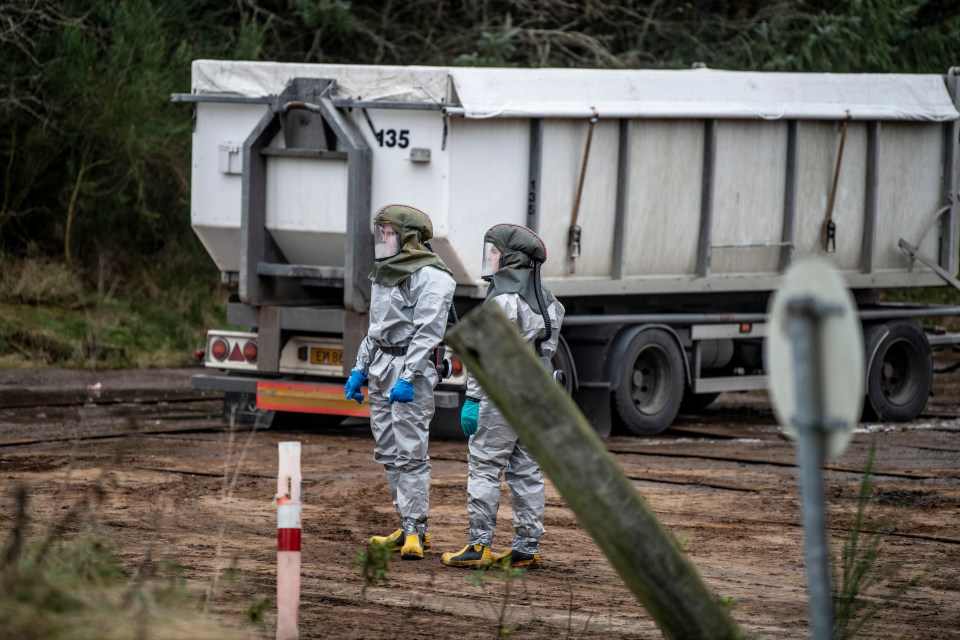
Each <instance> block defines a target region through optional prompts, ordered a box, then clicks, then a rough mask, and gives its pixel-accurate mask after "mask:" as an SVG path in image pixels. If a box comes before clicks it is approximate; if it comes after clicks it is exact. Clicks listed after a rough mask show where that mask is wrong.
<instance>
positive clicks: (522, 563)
mask: <svg viewBox="0 0 960 640" xmlns="http://www.w3.org/2000/svg"><path fill="white" fill-rule="evenodd" d="M490 561H491V562H492V563H493V564H502V563H509V564H510V566H511V567H524V568H527V569H539V568H540V566H541V565H542V564H543V561H542V560H541V559H540V554H539V553H523V552H522V551H516V550H514V549H509V550H507V551H504V552H503V553H494V554H493V555H492V556H490Z"/></svg>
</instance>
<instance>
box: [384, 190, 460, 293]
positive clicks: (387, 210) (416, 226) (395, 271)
mask: <svg viewBox="0 0 960 640" xmlns="http://www.w3.org/2000/svg"><path fill="white" fill-rule="evenodd" d="M373 222H374V223H375V224H389V225H392V226H393V227H394V228H396V230H397V233H398V234H399V235H400V252H399V253H397V254H396V255H394V256H391V257H389V258H385V259H383V260H376V261H375V262H374V263H373V271H372V272H370V279H371V280H373V281H374V282H376V283H377V284H379V285H384V286H388V287H395V286H397V285H398V284H400V283H401V282H403V281H404V280H406V279H407V278H409V277H410V276H412V275H413V274H414V273H416V272H417V271H419V270H420V269H422V268H423V267H428V266H429V267H436V268H438V269H442V270H443V271H446V272H447V273H449V274H450V275H453V272H451V271H450V269H449V267H447V265H446V264H444V262H443V260H441V259H440V256H438V255H437V254H435V253H434V252H433V251H431V250H430V249H429V247H427V246H426V245H425V244H424V243H425V242H426V241H427V240H429V239H430V238H432V237H433V223H431V222H430V218H429V217H428V216H427V214H425V213H424V212H422V211H420V210H419V209H414V208H413V207H409V206H407V205H402V204H388V205H386V206H384V207H381V208H380V209H379V210H378V211H377V212H376V213H375V214H374V216H373Z"/></svg>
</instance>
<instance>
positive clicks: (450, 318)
mask: <svg viewBox="0 0 960 640" xmlns="http://www.w3.org/2000/svg"><path fill="white" fill-rule="evenodd" d="M423 246H425V247H426V248H427V249H430V252H431V253H433V254H436V253H437V252H436V251H434V250H433V247H431V246H430V243H429V242H426V241H424V243H423ZM459 323H460V316H458V315H457V307H456V306H455V305H454V304H453V303H452V302H451V303H450V313H448V314H447V327H452V326H454V325H456V324H459Z"/></svg>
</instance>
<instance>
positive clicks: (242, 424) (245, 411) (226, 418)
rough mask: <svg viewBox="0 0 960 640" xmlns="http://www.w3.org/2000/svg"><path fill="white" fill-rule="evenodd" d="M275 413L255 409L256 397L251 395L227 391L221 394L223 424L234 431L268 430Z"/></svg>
mask: <svg viewBox="0 0 960 640" xmlns="http://www.w3.org/2000/svg"><path fill="white" fill-rule="evenodd" d="M275 416H276V412H275V411H265V410H263V409H258V408H257V396H256V395H255V394H252V393H240V392H237V391H227V392H225V393H224V394H223V413H222V414H221V418H222V419H223V424H225V425H227V426H230V427H233V428H235V429H252V428H253V427H254V426H256V428H257V429H269V428H270V426H271V425H272V424H273V419H274V417H275Z"/></svg>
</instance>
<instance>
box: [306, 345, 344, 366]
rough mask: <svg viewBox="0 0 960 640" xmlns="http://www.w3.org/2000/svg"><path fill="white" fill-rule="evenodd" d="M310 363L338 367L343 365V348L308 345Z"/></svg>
mask: <svg viewBox="0 0 960 640" xmlns="http://www.w3.org/2000/svg"><path fill="white" fill-rule="evenodd" d="M310 364H332V365H336V366H338V367H340V366H343V350H342V349H321V348H320V347H310Z"/></svg>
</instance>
